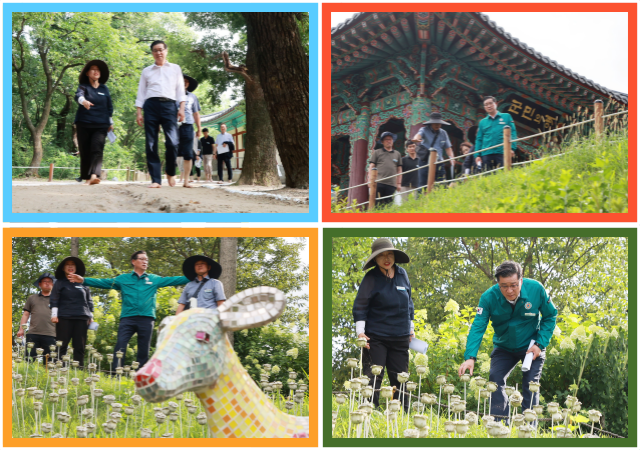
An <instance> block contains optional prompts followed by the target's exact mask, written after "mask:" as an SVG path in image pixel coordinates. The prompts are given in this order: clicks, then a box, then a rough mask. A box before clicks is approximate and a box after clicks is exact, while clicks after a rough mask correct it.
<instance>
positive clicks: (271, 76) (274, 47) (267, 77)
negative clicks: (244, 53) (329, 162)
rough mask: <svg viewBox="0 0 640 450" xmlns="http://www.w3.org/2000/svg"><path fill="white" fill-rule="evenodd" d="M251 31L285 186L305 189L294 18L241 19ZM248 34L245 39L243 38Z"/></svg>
mask: <svg viewBox="0 0 640 450" xmlns="http://www.w3.org/2000/svg"><path fill="white" fill-rule="evenodd" d="M242 15H243V17H244V18H245V20H246V21H247V30H249V29H251V30H253V34H254V38H255V43H256V54H257V57H258V68H259V75H260V80H262V89H263V90H264V97H265V100H266V102H267V107H268V109H269V116H270V117H271V126H272V128H273V134H274V136H275V139H276V144H277V146H278V152H279V153H280V159H281V160H282V165H283V166H284V171H285V174H286V185H287V187H292V188H308V187H309V58H308V57H307V55H305V54H304V51H303V49H302V44H301V41H300V34H299V32H298V26H297V24H296V21H295V16H294V13H287V12H277V13H273V12H271V13H242ZM247 34H249V33H247Z"/></svg>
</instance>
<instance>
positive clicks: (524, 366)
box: [522, 339, 536, 372]
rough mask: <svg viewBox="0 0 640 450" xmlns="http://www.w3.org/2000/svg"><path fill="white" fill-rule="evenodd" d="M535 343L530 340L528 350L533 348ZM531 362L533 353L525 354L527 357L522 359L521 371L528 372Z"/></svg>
mask: <svg viewBox="0 0 640 450" xmlns="http://www.w3.org/2000/svg"><path fill="white" fill-rule="evenodd" d="M535 343H536V341H535V340H533V339H531V343H530V344H529V348H531V347H533V344H535ZM532 362H533V353H527V356H525V357H524V361H523V362H522V371H523V372H528V371H529V369H531V363H532Z"/></svg>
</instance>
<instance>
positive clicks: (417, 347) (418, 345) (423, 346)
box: [409, 337, 429, 354]
mask: <svg viewBox="0 0 640 450" xmlns="http://www.w3.org/2000/svg"><path fill="white" fill-rule="evenodd" d="M409 348H410V349H411V350H413V351H414V352H418V353H425V354H426V353H427V349H428V348H429V344H428V343H426V342H424V341H421V340H420V339H416V338H415V337H414V338H412V339H411V342H410V343H409Z"/></svg>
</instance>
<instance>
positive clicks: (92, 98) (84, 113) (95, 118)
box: [74, 84, 113, 127]
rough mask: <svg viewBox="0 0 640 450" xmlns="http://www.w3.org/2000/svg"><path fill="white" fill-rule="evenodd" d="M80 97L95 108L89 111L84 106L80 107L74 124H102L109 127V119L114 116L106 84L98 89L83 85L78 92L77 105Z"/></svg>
mask: <svg viewBox="0 0 640 450" xmlns="http://www.w3.org/2000/svg"><path fill="white" fill-rule="evenodd" d="M80 97H84V98H85V100H88V101H89V102H91V103H93V106H92V107H91V108H90V109H87V108H85V107H84V106H83V105H78V112H76V120H75V122H74V123H76V122H80V123H83V124H101V125H105V126H107V127H108V126H109V124H110V123H111V121H110V120H109V119H110V118H111V116H113V105H112V104H111V94H110V93H109V88H107V87H106V86H105V85H104V84H101V85H99V86H98V87H97V88H94V87H93V86H91V85H89V84H81V85H79V86H78V90H77V91H76V96H75V99H76V103H77V102H78V99H79V98H80Z"/></svg>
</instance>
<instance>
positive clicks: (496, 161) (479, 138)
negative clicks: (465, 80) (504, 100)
mask: <svg viewBox="0 0 640 450" xmlns="http://www.w3.org/2000/svg"><path fill="white" fill-rule="evenodd" d="M483 104H484V110H485V111H486V112H487V114H488V116H487V117H485V118H484V119H482V120H481V121H480V124H479V125H478V134H477V135H476V146H475V149H476V150H482V149H483V148H489V147H493V146H494V145H500V144H502V143H503V142H504V135H503V131H502V130H503V129H504V127H506V126H509V127H511V140H512V141H514V140H516V139H518V134H517V133H516V125H515V123H513V119H512V118H511V114H509V113H501V112H498V103H497V102H496V99H495V97H486V98H485V99H484V103H483ZM516 148H517V145H516V144H511V149H512V150H513V151H515V150H516ZM476 155H479V156H476V163H478V164H480V163H482V166H483V169H484V170H493V169H497V168H498V167H500V166H504V149H503V148H502V147H496V148H492V149H490V150H487V151H485V152H480V153H476ZM513 155H514V154H513V152H512V153H511V157H513Z"/></svg>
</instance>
